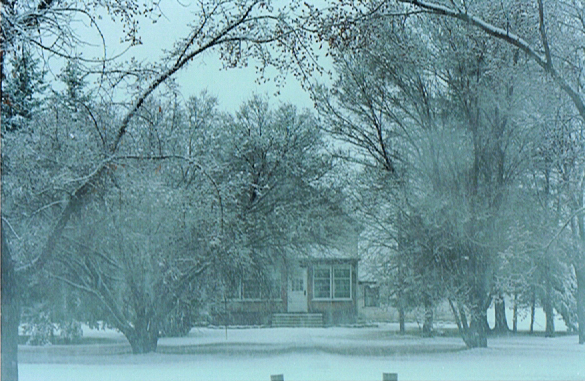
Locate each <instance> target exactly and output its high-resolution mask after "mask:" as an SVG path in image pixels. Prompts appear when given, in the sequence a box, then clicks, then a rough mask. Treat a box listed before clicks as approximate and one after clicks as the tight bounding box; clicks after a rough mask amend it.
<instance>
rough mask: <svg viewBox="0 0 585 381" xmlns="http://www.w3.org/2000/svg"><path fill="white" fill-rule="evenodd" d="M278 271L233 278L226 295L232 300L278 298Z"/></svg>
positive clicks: (279, 280) (279, 295)
mask: <svg viewBox="0 0 585 381" xmlns="http://www.w3.org/2000/svg"><path fill="white" fill-rule="evenodd" d="M280 282H281V277H280V272H278V271H275V272H274V273H271V274H270V275H268V276H256V277H254V276H252V275H243V276H240V277H238V278H237V279H233V281H232V283H231V285H230V288H229V290H228V297H229V298H230V299H232V300H234V299H236V300H237V299H240V300H267V299H279V298H280V297H281V294H280Z"/></svg>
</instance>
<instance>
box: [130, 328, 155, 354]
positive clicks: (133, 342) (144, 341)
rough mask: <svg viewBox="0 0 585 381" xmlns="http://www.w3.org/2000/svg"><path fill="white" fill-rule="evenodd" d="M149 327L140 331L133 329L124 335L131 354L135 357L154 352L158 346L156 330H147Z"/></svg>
mask: <svg viewBox="0 0 585 381" xmlns="http://www.w3.org/2000/svg"><path fill="white" fill-rule="evenodd" d="M149 328H151V327H150V326H145V327H142V328H141V329H138V326H137V329H134V330H133V331H132V332H131V333H129V334H127V335H126V338H127V339H128V342H129V343H130V346H131V347H132V353H133V354H135V355H138V354H144V353H150V352H156V347H157V344H158V330H157V329H149Z"/></svg>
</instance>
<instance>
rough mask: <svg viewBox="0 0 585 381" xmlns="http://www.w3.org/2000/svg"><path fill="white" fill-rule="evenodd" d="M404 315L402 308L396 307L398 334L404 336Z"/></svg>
mask: <svg viewBox="0 0 585 381" xmlns="http://www.w3.org/2000/svg"><path fill="white" fill-rule="evenodd" d="M405 315H406V314H405V313H404V308H403V307H402V306H400V307H398V322H399V325H400V334H401V335H404V334H405V333H406V316H405Z"/></svg>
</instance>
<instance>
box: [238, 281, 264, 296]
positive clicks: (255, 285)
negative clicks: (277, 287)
mask: <svg viewBox="0 0 585 381" xmlns="http://www.w3.org/2000/svg"><path fill="white" fill-rule="evenodd" d="M260 288H261V287H260V282H259V281H258V280H256V279H246V280H245V281H244V282H243V284H242V294H243V295H242V299H260Z"/></svg>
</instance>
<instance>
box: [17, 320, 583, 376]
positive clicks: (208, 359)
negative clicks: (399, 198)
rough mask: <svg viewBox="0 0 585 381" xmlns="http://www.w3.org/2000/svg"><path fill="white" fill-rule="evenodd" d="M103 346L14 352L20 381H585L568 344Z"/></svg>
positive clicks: (332, 337)
mask: <svg viewBox="0 0 585 381" xmlns="http://www.w3.org/2000/svg"><path fill="white" fill-rule="evenodd" d="M85 336H86V337H88V336H89V337H91V336H93V337H99V338H102V339H103V340H104V344H99V345H97V344H93V345H75V346H57V345H55V346H52V347H42V348H39V347H30V346H21V347H20V354H19V355H20V361H21V362H20V379H21V380H22V381H44V380H47V381H49V380H59V381H61V380H76V381H89V380H92V381H94V380H95V381H97V380H99V381H108V380H116V381H117V380H127V381H134V380H136V381H139V380H140V381H151V380H152V381H155V380H156V381H158V380H165V381H166V380H168V381H173V380H176V381H178V380H185V381H187V380H188V381H193V380H260V381H261V380H270V375H271V374H284V379H285V380H287V381H289V380H370V381H376V380H382V373H385V372H386V373H398V379H399V380H520V379H522V380H585V346H583V345H578V344H577V337H576V336H560V337H556V338H552V339H545V338H543V337H540V336H535V337H531V336H527V335H520V336H516V337H512V336H510V337H499V338H490V340H489V344H488V345H489V348H487V349H474V350H466V349H465V348H464V345H463V342H462V340H461V339H459V338H457V337H436V338H432V339H421V338H418V337H416V336H405V337H402V336H398V335H396V332H395V327H394V326H393V325H383V326H380V327H378V328H262V329H259V328H250V329H230V330H228V332H227V339H226V332H225V331H224V330H222V329H209V328H201V329H194V330H192V331H191V333H190V334H189V336H188V337H186V338H178V339H170V338H169V339H161V340H160V341H159V352H158V353H152V354H147V355H139V356H134V355H131V354H130V353H129V352H130V347H129V345H128V344H127V343H126V342H125V341H124V339H123V337H121V335H119V334H117V333H115V332H104V331H89V332H87V333H86V334H85Z"/></svg>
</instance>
